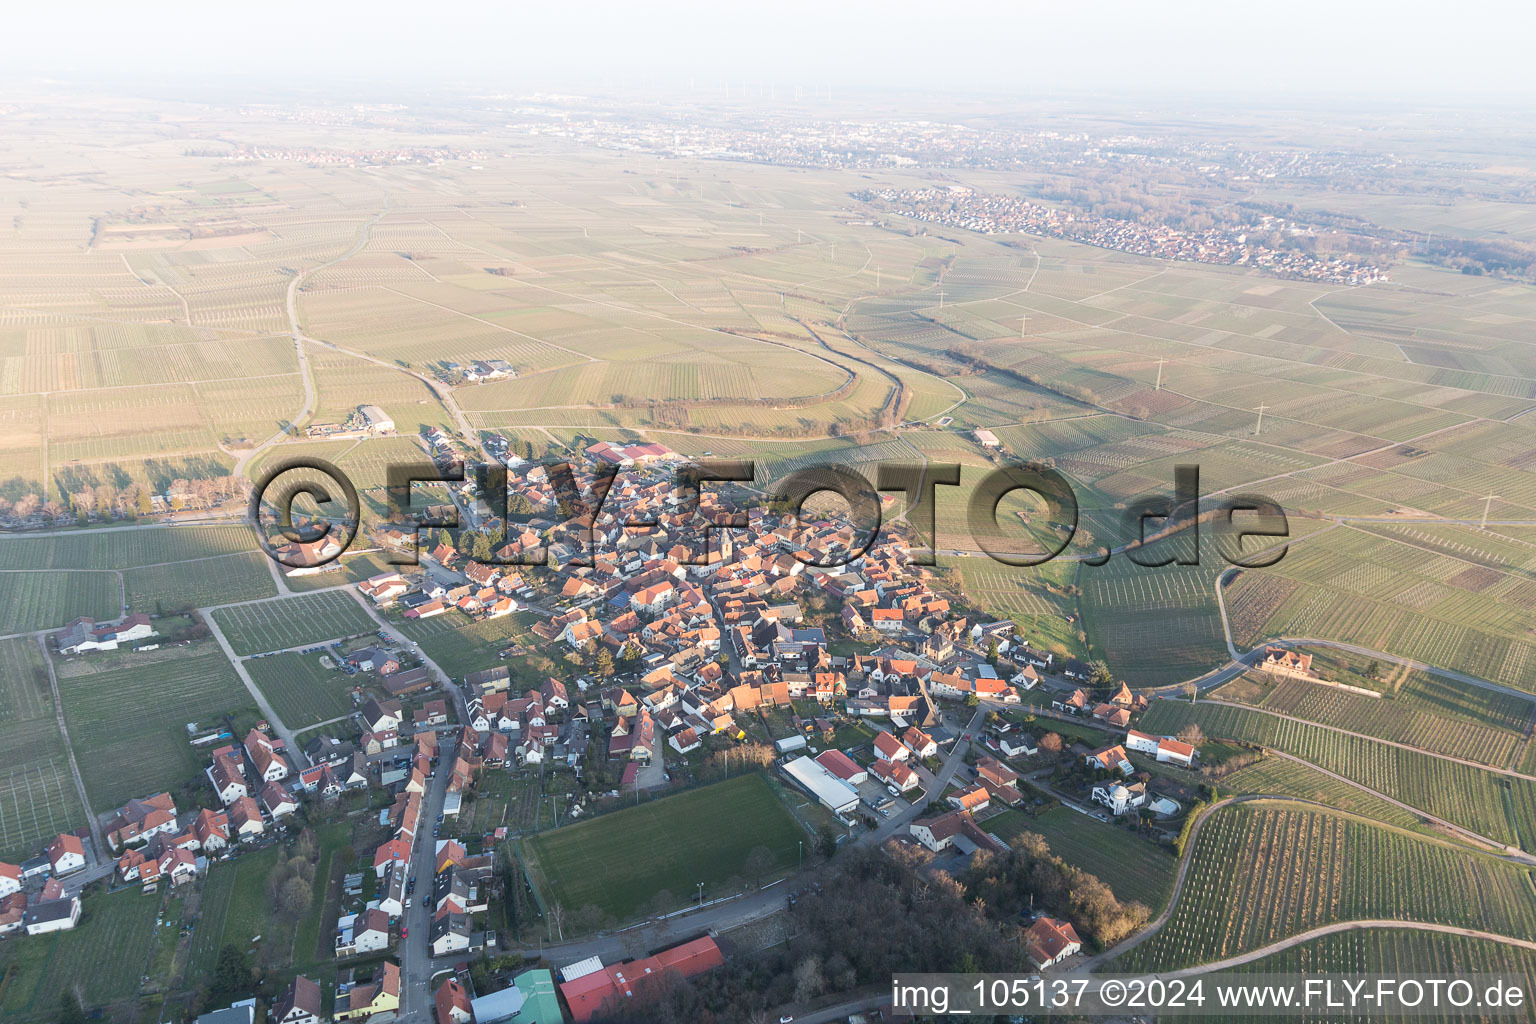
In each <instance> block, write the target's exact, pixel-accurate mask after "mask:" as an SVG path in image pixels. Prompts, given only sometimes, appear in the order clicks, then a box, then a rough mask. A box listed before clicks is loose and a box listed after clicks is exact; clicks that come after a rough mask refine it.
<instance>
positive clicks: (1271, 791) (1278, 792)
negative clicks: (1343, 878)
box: [1218, 755, 1441, 835]
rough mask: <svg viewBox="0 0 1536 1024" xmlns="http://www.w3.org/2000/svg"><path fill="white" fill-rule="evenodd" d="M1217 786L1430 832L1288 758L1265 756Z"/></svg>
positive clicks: (1387, 805) (1381, 802) (1404, 815)
mask: <svg viewBox="0 0 1536 1024" xmlns="http://www.w3.org/2000/svg"><path fill="white" fill-rule="evenodd" d="M1218 786H1219V788H1220V791H1221V792H1222V793H1224V794H1233V793H1256V794H1259V795H1261V796H1288V797H1295V798H1296V799H1298V800H1310V801H1312V802H1313V803H1319V804H1323V805H1325V806H1328V807H1332V808H1335V809H1337V810H1340V811H1346V812H1348V813H1350V814H1355V815H1359V816H1360V817H1363V818H1369V819H1370V820H1372V821H1379V822H1381V823H1382V824H1384V825H1396V826H1397V827H1399V828H1406V829H1409V830H1410V831H1426V832H1429V831H1432V829H1431V828H1430V826H1428V825H1421V824H1420V822H1421V821H1422V819H1421V818H1419V816H1418V815H1416V814H1412V813H1410V812H1408V811H1405V810H1403V809H1402V808H1401V807H1398V806H1397V805H1395V804H1391V803H1388V802H1387V801H1385V800H1383V799H1381V798H1380V797H1377V796H1372V795H1371V794H1370V793H1367V792H1366V791H1365V790H1363V789H1360V788H1359V787H1357V786H1352V785H1350V784H1349V783H1347V782H1340V781H1339V780H1338V779H1335V778H1333V777H1332V776H1329V775H1324V774H1323V773H1322V772H1320V771H1318V770H1317V769H1316V768H1313V767H1311V766H1310V765H1306V764H1302V763H1301V762H1300V761H1293V760H1291V759H1289V758H1284V757H1275V756H1273V755H1266V756H1265V757H1262V758H1260V759H1259V760H1257V761H1254V762H1253V763H1252V764H1248V765H1244V766H1243V767H1241V768H1239V769H1237V770H1236V771H1234V772H1232V773H1230V774H1228V775H1223V776H1222V777H1221V780H1220V782H1219V783H1218ZM1434 834H1435V835H1440V834H1441V833H1438V832H1435V833H1434Z"/></svg>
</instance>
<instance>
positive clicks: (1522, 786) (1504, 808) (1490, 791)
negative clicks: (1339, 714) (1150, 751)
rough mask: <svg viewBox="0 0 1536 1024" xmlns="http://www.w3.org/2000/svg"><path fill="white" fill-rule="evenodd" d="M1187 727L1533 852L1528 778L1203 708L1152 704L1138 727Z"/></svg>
mask: <svg viewBox="0 0 1536 1024" xmlns="http://www.w3.org/2000/svg"><path fill="white" fill-rule="evenodd" d="M1367 699H1369V698H1367ZM1191 722H1193V723H1197V724H1198V725H1199V726H1200V728H1201V729H1202V730H1203V731H1204V732H1205V734H1206V736H1208V737H1210V738H1212V739H1233V740H1241V741H1243V742H1247V743H1258V744H1263V745H1264V746H1271V747H1274V748H1276V749H1277V750H1283V751H1285V752H1286V753H1288V754H1294V755H1296V756H1297V757H1300V758H1301V759H1302V760H1304V761H1306V762H1308V763H1309V764H1315V765H1317V766H1318V767H1319V768H1324V769H1327V770H1328V771H1332V772H1336V773H1338V774H1339V775H1342V776H1344V777H1345V778H1347V779H1350V780H1351V781H1354V782H1358V783H1360V784H1361V785H1363V786H1365V787H1366V788H1368V789H1373V790H1375V791H1376V792H1378V793H1382V794H1385V795H1386V796H1390V797H1392V798H1393V799H1396V800H1401V801H1402V802H1403V803H1405V804H1407V805H1408V806H1410V807H1415V808H1418V809H1419V810H1422V811H1427V812H1428V813H1430V814H1433V815H1436V816H1438V817H1441V818H1444V819H1446V820H1447V821H1452V822H1455V823H1456V824H1458V825H1461V826H1463V827H1464V828H1469V829H1471V830H1472V831H1474V832H1477V833H1479V834H1480V835H1483V836H1487V837H1488V838H1490V839H1493V840H1495V841H1497V842H1500V843H1516V844H1519V845H1520V846H1521V847H1522V848H1523V849H1536V782H1532V781H1531V780H1529V779H1524V778H1517V777H1510V776H1505V775H1499V774H1495V773H1493V772H1489V771H1484V770H1483V769H1481V768H1476V767H1473V766H1472V765H1467V764H1462V763H1460V762H1457V761H1450V760H1447V759H1445V758H1443V757H1433V756H1431V755H1429V754H1421V753H1419V752H1417V751H1414V750H1406V749H1403V748H1401V747H1392V746H1388V745H1387V744H1385V743H1380V742H1377V741H1376V740H1373V739H1369V738H1367V737H1364V736H1356V735H1351V734H1347V733H1340V732H1334V731H1332V730H1328V729H1323V728H1320V727H1318V726H1315V725H1310V724H1308V723H1306V722H1294V721H1289V720H1287V719H1283V718H1276V717H1274V716H1272V715H1266V714H1262V713H1260V712H1257V711H1250V710H1248V709H1246V708H1240V707H1234V706H1231V705H1221V704H1212V703H1209V702H1202V703H1199V704H1190V703H1189V702H1187V701H1154V702H1153V704H1152V706H1151V707H1150V708H1148V709H1147V711H1146V713H1145V714H1144V715H1143V717H1142V722H1141V728H1143V729H1144V730H1146V731H1149V732H1154V733H1159V734H1173V733H1176V732H1178V731H1179V730H1180V729H1181V728H1183V727H1184V726H1185V725H1186V724H1189V723H1191Z"/></svg>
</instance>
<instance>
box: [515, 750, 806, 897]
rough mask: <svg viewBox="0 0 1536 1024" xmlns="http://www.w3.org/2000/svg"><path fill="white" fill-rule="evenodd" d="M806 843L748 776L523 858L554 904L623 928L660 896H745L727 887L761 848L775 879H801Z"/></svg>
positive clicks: (556, 837)
mask: <svg viewBox="0 0 1536 1024" xmlns="http://www.w3.org/2000/svg"><path fill="white" fill-rule="evenodd" d="M801 839H804V840H805V841H806V843H807V844H809V843H810V842H812V840H813V837H811V836H808V835H807V834H806V833H805V830H804V829H802V828H801V827H800V825H799V824H798V823H797V822H796V821H795V819H794V817H793V816H792V815H791V814H790V813H789V811H788V809H787V808H785V806H784V805H783V803H782V802H780V800H779V798H778V796H777V795H776V794H775V793H774V791H773V788H772V787H771V786H770V785H769V784H768V782H767V780H765V779H764V778H763V777H762V776H760V775H744V776H742V777H740V778H736V779H730V780H727V781H725V782H719V783H716V784H714V785H711V786H705V787H703V788H702V789H695V790H691V791H689V792H686V793H679V794H677V795H675V796H669V797H664V798H662V799H660V800H656V801H654V802H651V803H646V804H641V805H639V806H638V807H629V808H625V809H624V810H621V811H614V812H612V813H611V814H605V815H603V816H602V817H599V818H594V819H592V820H591V821H584V822H579V823H577V824H575V825H566V826H564V827H563V828H558V829H556V830H554V831H553V832H545V833H543V834H541V835H539V836H536V837H535V838H533V839H531V840H528V841H527V842H526V843H524V844H523V849H524V851H525V853H531V855H532V856H531V857H530V858H529V859H530V862H531V868H532V871H533V874H534V877H535V879H537V880H538V883H539V885H540V888H541V889H542V890H543V896H544V898H545V899H546V900H553V901H557V902H559V903H560V904H561V905H563V906H564V907H565V908H566V909H567V910H568V911H571V912H576V911H579V910H581V908H583V907H585V906H587V905H588V904H591V905H592V906H595V907H597V908H598V909H599V910H601V911H602V912H603V913H604V914H606V915H608V916H610V917H613V918H615V919H618V920H621V921H623V920H628V919H630V918H633V917H635V916H636V915H637V914H639V913H641V912H642V911H645V910H648V909H650V908H651V906H652V905H653V904H654V903H655V902H656V896H657V894H658V893H669V894H671V897H672V901H671V902H673V903H675V905H676V906H677V907H681V906H683V905H685V904H686V903H687V902H688V901H689V900H690V898H692V897H693V896H694V894H695V893H696V892H697V883H699V882H703V883H704V898H705V899H712V898H714V897H716V896H723V895H727V893H728V891H739V885H738V888H737V889H735V890H727V889H725V888H724V887H723V886H722V883H726V882H728V881H729V880H730V879H733V878H734V879H739V880H745V879H746V877H747V874H748V872H747V869H746V862H747V858H748V855H749V854H751V853H752V851H753V850H754V849H755V848H757V847H759V846H762V847H765V848H766V849H767V850H768V851H769V853H770V854H772V856H773V868H772V872H771V873H772V874H775V875H777V874H781V873H783V872H785V871H792V870H794V868H795V866H796V862H797V859H798V857H799V848H798V847H797V845H796V842H797V840H801ZM673 909H675V907H674V908H673Z"/></svg>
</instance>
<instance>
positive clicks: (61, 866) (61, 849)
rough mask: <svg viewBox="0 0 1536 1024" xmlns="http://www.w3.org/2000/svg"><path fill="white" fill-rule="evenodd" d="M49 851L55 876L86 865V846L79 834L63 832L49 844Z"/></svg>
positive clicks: (49, 860)
mask: <svg viewBox="0 0 1536 1024" xmlns="http://www.w3.org/2000/svg"><path fill="white" fill-rule="evenodd" d="M47 852H48V863H49V864H51V865H53V875H54V877H55V878H57V877H58V876H60V875H67V874H69V873H70V872H71V871H79V870H80V869H81V868H83V867H85V846H84V844H82V843H81V842H80V837H79V836H76V835H71V834H70V833H68V832H61V833H59V837H58V838H57V839H55V840H54V841H53V842H51V843H49V844H48V851H47Z"/></svg>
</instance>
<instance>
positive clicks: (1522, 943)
mask: <svg viewBox="0 0 1536 1024" xmlns="http://www.w3.org/2000/svg"><path fill="white" fill-rule="evenodd" d="M1404 928H1406V929H1409V930H1411V931H1418V932H1439V933H1440V934H1441V935H1461V936H1465V937H1466V938H1469V939H1487V940H1488V941H1490V942H1502V943H1505V944H1506V945H1510V946H1519V947H1521V948H1522V949H1533V950H1536V942H1532V941H1531V940H1529V939H1517V938H1515V937H1514V936H1511V935H1499V934H1496V933H1494V932H1484V931H1478V930H1477V929H1476V928H1457V927H1455V926H1454V925H1448V924H1429V923H1427V922H1422V921H1385V920H1381V919H1378V918H1371V919H1366V920H1360V921H1341V922H1339V923H1338V924H1325V925H1323V926H1322V927H1320V928H1313V929H1312V930H1311V931H1305V932H1301V933H1299V934H1296V935H1292V936H1291V937H1290V938H1287V939H1281V940H1280V941H1279V942H1271V943H1270V944H1269V945H1267V946H1261V947H1259V948H1258V949H1255V950H1251V951H1249V952H1247V953H1240V954H1238V955H1237V956H1229V957H1227V958H1226V959H1225V960H1216V961H1213V962H1211V963H1208V964H1200V965H1198V966H1195V967H1185V968H1184V969H1182V970H1178V971H1168V972H1166V973H1164V974H1162V975H1159V977H1163V978H1188V977H1193V976H1195V975H1198V974H1210V973H1211V972H1213V971H1224V970H1227V969H1228V968H1231V967H1240V966H1242V965H1243V964H1250V963H1253V962H1254V961H1255V960H1262V959H1264V958H1265V957H1267V956H1270V955H1272V954H1274V953H1279V952H1281V951H1283V950H1287V949H1290V948H1291V947H1292V946H1299V945H1301V944H1302V943H1304V942H1311V941H1312V940H1313V939H1318V938H1322V937H1323V936H1324V935H1338V934H1340V933H1342V932H1363V931H1374V930H1376V929H1404Z"/></svg>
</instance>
